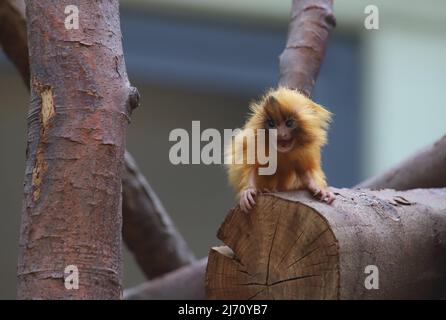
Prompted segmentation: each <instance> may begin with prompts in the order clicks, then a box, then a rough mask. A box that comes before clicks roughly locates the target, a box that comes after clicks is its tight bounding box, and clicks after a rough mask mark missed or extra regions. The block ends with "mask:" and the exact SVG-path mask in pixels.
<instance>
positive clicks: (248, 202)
mask: <svg viewBox="0 0 446 320" xmlns="http://www.w3.org/2000/svg"><path fill="white" fill-rule="evenodd" d="M256 195H257V190H256V189H254V188H248V189H245V190H243V191H242V193H241V194H240V208H241V209H242V211H243V212H248V211H250V210H252V208H254V205H255V204H256V202H255V200H254V198H255V196H256Z"/></svg>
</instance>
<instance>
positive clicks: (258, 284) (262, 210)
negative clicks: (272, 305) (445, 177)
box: [206, 189, 446, 299]
mask: <svg viewBox="0 0 446 320" xmlns="http://www.w3.org/2000/svg"><path fill="white" fill-rule="evenodd" d="M334 191H335V193H336V194H337V200H336V201H335V202H334V204H333V205H327V204H325V203H322V202H320V201H316V200H314V199H313V198H311V197H310V195H308V194H307V193H306V192H302V191H301V192H287V193H278V194H266V195H260V196H259V197H258V198H257V199H256V200H257V205H256V207H255V209H254V210H252V211H251V212H250V213H249V215H246V214H245V213H244V212H242V211H241V210H240V209H239V208H235V209H234V210H232V211H231V212H230V214H229V215H228V216H227V217H226V220H225V222H224V223H223V224H222V226H221V227H220V230H219V232H218V237H219V238H220V239H221V240H222V241H223V242H224V243H226V244H227V245H228V246H229V247H230V248H231V249H232V250H231V249H229V248H227V247H218V248H214V249H213V250H211V253H210V255H209V262H208V268H207V273H206V286H207V296H208V297H209V298H213V299H439V298H442V297H443V293H444V291H443V289H444V283H445V281H446V273H445V272H444V270H445V268H446V255H445V252H446V251H445V250H446V232H445V230H446V215H444V212H445V211H446V189H417V190H409V191H394V190H388V189H386V190H380V191H370V190H349V189H334ZM371 272H373V276H372V279H373V282H372V281H371V280H370V279H371V278H370V277H368V276H369V274H370V273H371ZM368 279H369V280H368ZM371 283H372V284H373V285H374V287H373V288H370V287H368V285H369V284H371Z"/></svg>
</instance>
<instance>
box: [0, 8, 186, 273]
mask: <svg viewBox="0 0 446 320" xmlns="http://www.w3.org/2000/svg"><path fill="white" fill-rule="evenodd" d="M0 18H1V19H0V42H1V44H2V46H3V47H4V49H5V52H6V54H7V55H8V57H9V58H10V60H11V61H12V62H13V63H14V65H15V66H16V68H17V70H18V71H19V72H20V73H21V75H22V78H23V80H24V81H25V83H26V84H27V85H28V86H29V64H28V43H27V33H26V18H25V3H24V1H23V0H5V1H3V2H1V3H0ZM135 98H137V97H135ZM134 103H135V104H137V102H134ZM122 189H123V212H122V215H123V224H124V226H123V236H124V241H125V242H126V244H127V246H128V247H129V249H130V250H131V251H132V252H133V254H134V256H135V259H136V261H137V262H138V264H139V266H140V267H141V269H142V270H143V272H144V274H145V275H146V276H147V278H148V279H152V278H153V277H156V276H158V275H161V274H164V273H167V272H169V271H171V270H174V269H176V268H179V267H181V266H183V265H185V264H188V263H190V262H192V261H194V256H193V254H192V251H191V250H190V248H189V247H188V246H187V244H186V242H185V240H184V238H183V237H182V236H181V234H180V233H179V232H178V230H177V229H176V228H175V226H174V225H173V223H172V221H171V219H170V217H169V215H168V213H167V212H166V210H165V209H164V207H163V206H162V204H161V202H160V200H159V199H158V197H157V195H156V194H155V192H154V191H153V190H152V189H151V188H150V186H149V184H148V183H147V181H146V179H145V178H144V176H143V175H142V174H141V172H140V171H139V169H138V168H137V166H136V165H135V163H134V161H133V160H132V158H131V156H130V154H128V156H127V157H126V158H125V170H124V173H123V186H122ZM147 249H150V250H148V251H147ZM148 252H151V254H147V253H148ZM166 253H167V254H166Z"/></svg>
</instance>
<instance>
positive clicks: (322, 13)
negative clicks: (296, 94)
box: [279, 0, 336, 96]
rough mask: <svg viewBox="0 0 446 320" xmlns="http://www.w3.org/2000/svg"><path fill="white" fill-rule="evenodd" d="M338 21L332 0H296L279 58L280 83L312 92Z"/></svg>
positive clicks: (307, 92)
mask: <svg viewBox="0 0 446 320" xmlns="http://www.w3.org/2000/svg"><path fill="white" fill-rule="evenodd" d="M335 24H336V20H335V17H334V15H333V1H332V0H293V6H292V9H291V22H290V25H289V30H288V39H287V43H286V46H285V49H284V51H283V52H282V54H281V55H280V58H279V67H280V81H279V84H280V85H283V86H287V87H290V88H293V89H297V90H300V91H302V92H303V93H305V94H306V95H307V96H310V95H311V91H312V90H313V87H314V84H315V82H316V78H317V75H318V73H319V69H320V67H321V64H322V60H323V58H324V54H325V48H326V46H327V43H328V36H329V34H330V31H331V29H333V28H334V26H335Z"/></svg>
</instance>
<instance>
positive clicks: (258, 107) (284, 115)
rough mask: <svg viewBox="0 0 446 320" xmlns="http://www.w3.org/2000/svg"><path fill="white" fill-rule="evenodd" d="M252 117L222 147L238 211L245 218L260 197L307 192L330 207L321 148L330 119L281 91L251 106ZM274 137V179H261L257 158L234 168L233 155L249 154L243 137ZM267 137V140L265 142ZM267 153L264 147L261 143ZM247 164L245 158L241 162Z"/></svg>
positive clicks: (289, 91) (296, 95)
mask: <svg viewBox="0 0 446 320" xmlns="http://www.w3.org/2000/svg"><path fill="white" fill-rule="evenodd" d="M250 111H251V112H250V114H249V116H248V119H247V121H246V123H245V125H244V126H243V128H242V129H241V131H240V132H239V133H238V134H236V135H235V137H234V141H233V142H232V143H230V144H227V145H226V146H225V164H226V169H227V173H228V179H229V183H230V184H231V185H232V186H233V187H234V189H235V190H236V192H237V198H238V199H239V204H240V208H241V209H242V210H243V211H244V212H248V211H250V210H252V209H253V207H254V206H255V204H256V202H255V196H256V195H257V194H258V193H260V192H280V191H290V190H302V189H306V190H308V191H309V192H310V193H311V194H312V195H313V196H314V197H315V198H317V199H319V200H321V201H324V202H326V203H328V204H331V203H332V202H333V201H334V200H335V195H334V194H333V193H332V192H331V191H329V190H328V187H327V182H326V177H325V174H324V172H323V170H322V168H321V148H322V147H323V146H324V145H325V144H326V143H327V130H328V127H329V124H330V122H331V119H332V113H331V112H329V111H328V110H326V109H325V108H324V107H323V106H321V105H319V104H317V103H315V102H313V101H312V100H311V99H310V98H308V97H307V96H305V95H304V94H302V93H300V92H299V91H297V90H294V89H289V88H286V87H281V86H279V87H278V88H275V89H270V90H269V91H267V92H266V94H265V95H264V96H263V97H262V98H261V99H260V100H259V101H254V102H252V103H251V104H250ZM258 129H265V132H269V131H270V130H271V129H276V130H274V131H271V133H273V132H275V133H276V134H275V136H274V137H275V138H276V139H277V143H276V144H275V147H276V150H266V152H267V153H269V152H277V158H276V159H277V169H276V172H275V173H274V174H272V175H260V174H259V170H258V169H259V168H260V167H262V165H261V164H259V161H258V159H257V157H256V158H255V161H253V163H252V164H249V163H247V162H246V161H245V160H243V162H242V163H236V162H235V156H236V152H242V153H243V154H244V156H245V155H246V152H247V139H246V136H247V131H248V130H251V132H252V130H253V131H254V137H255V139H258V131H257V130H258ZM268 137H269V135H268V134H267V135H266V139H268ZM265 145H266V147H265V148H266V149H268V143H265ZM244 159H246V157H244Z"/></svg>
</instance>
